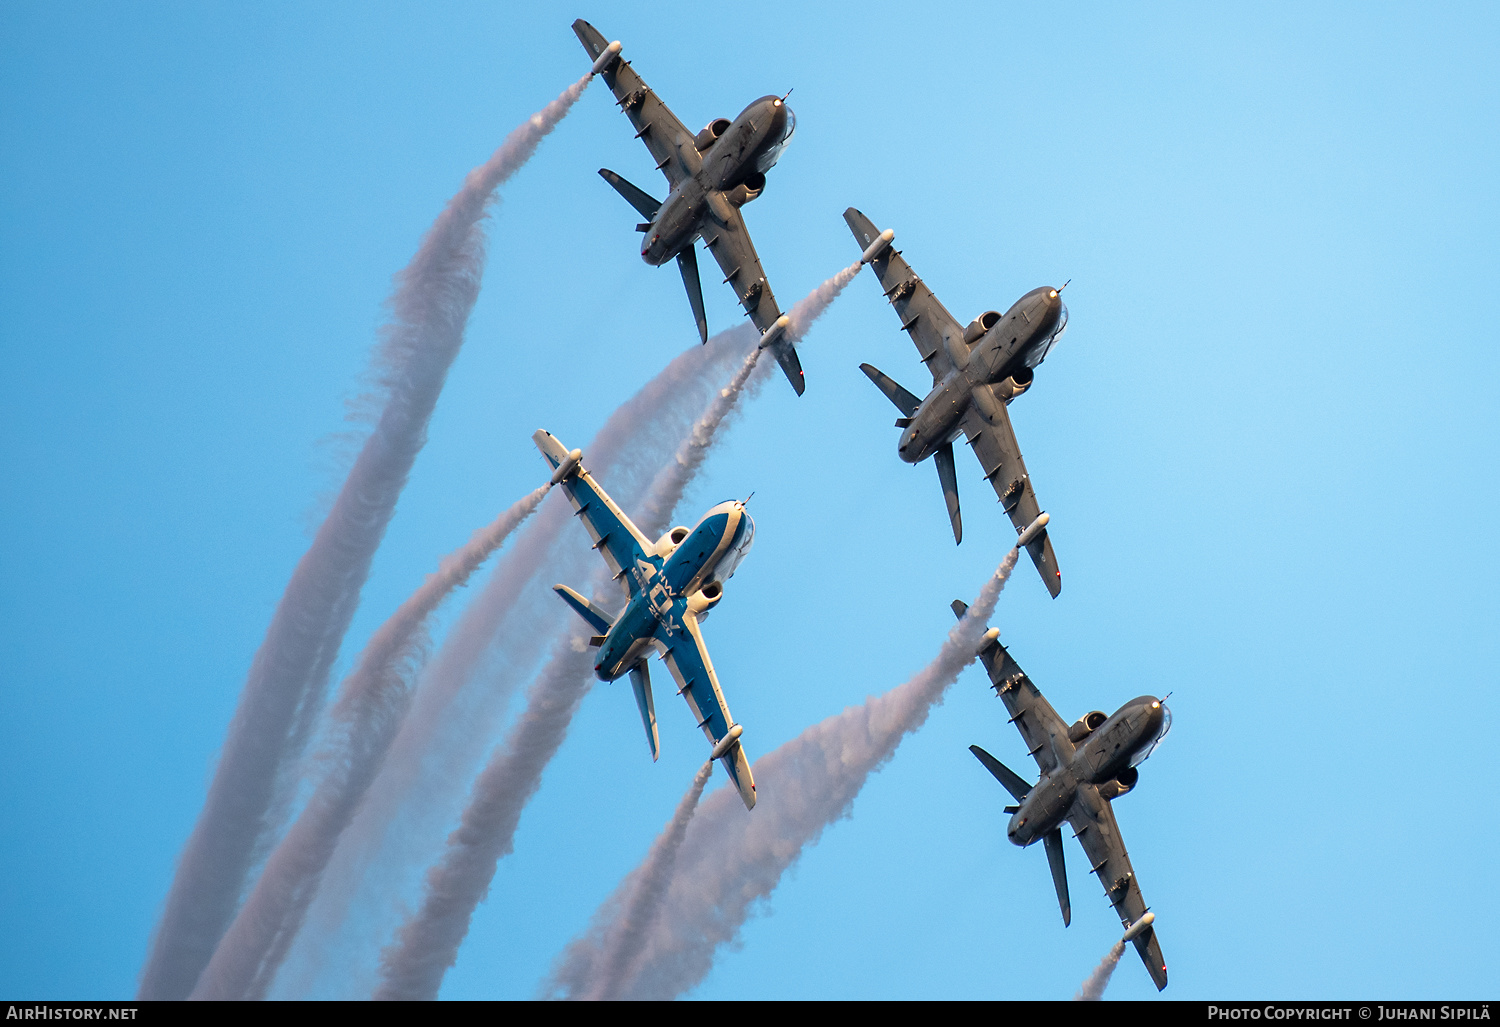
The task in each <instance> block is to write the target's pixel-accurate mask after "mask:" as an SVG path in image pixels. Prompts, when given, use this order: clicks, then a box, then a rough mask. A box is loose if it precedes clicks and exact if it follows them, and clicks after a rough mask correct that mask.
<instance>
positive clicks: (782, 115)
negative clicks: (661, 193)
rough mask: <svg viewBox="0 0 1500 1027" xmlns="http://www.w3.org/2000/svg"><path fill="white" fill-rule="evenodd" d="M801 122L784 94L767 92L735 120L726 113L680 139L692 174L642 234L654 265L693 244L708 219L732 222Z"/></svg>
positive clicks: (757, 192) (678, 143) (756, 191)
mask: <svg viewBox="0 0 1500 1027" xmlns="http://www.w3.org/2000/svg"><path fill="white" fill-rule="evenodd" d="M795 127H796V117H795V116H794V115H793V114H792V111H791V108H790V107H788V106H787V105H786V103H785V102H783V101H782V99H781V98H780V97H777V96H763V97H761V98H760V99H759V100H756V101H755V102H754V103H752V104H751V105H750V106H748V107H746V108H745V109H744V110H743V111H741V112H740V116H739V117H737V118H735V119H734V121H733V122H729V121H726V120H725V119H723V118H720V119H719V120H718V121H714V122H712V123H710V124H709V125H708V126H707V127H706V128H704V130H703V131H702V132H699V133H698V135H697V136H696V137H693V138H684V139H679V140H677V141H676V147H677V151H678V153H679V154H680V156H681V158H682V163H683V165H684V166H685V167H686V168H687V169H688V170H689V171H690V172H691V174H690V175H689V177H687V178H684V179H683V180H682V181H681V182H680V183H678V185H677V187H676V188H674V189H673V190H672V191H671V193H669V194H668V195H667V198H666V199H665V200H664V201H662V205H661V209H660V210H658V211H657V212H656V217H654V218H653V219H652V220H651V224H650V226H649V227H648V228H647V229H646V233H645V238H643V239H642V240H641V259H642V260H644V261H645V262H646V263H648V264H650V265H652V266H653V267H658V266H660V265H662V264H665V263H666V262H667V261H669V260H672V259H673V258H674V257H676V256H677V254H678V253H680V252H681V251H682V250H683V248H684V247H687V246H690V245H692V244H693V242H694V241H695V240H696V239H697V238H698V237H699V235H701V234H702V232H703V228H704V222H705V220H715V221H718V222H719V223H721V224H723V223H726V222H727V221H728V220H729V218H730V217H731V208H733V207H740V206H743V205H744V204H746V203H749V202H750V201H751V200H753V199H755V197H757V196H759V195H760V193H761V190H762V189H764V188H765V184H766V181H765V175H766V172H767V171H769V170H770V169H771V167H772V165H774V164H775V163H776V161H777V160H778V159H779V158H780V157H781V151H782V150H783V149H784V148H785V147H786V144H787V142H788V141H790V139H791V136H792V132H793V130H794V129H795ZM700 147H701V149H700Z"/></svg>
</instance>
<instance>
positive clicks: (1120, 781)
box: [1099, 767, 1141, 802]
mask: <svg viewBox="0 0 1500 1027" xmlns="http://www.w3.org/2000/svg"><path fill="white" fill-rule="evenodd" d="M1140 779H1141V772H1140V771H1139V770H1136V769H1135V768H1134V767H1126V768H1125V769H1124V770H1122V771H1120V776H1119V777H1117V778H1115V779H1114V780H1112V781H1106V782H1104V783H1103V784H1102V785H1100V786H1099V798H1101V799H1104V800H1105V801H1106V802H1107V801H1109V800H1110V799H1118V798H1119V797H1120V796H1122V795H1124V794H1125V793H1126V792H1128V791H1130V790H1131V789H1132V788H1134V787H1135V783H1136V782H1137V781H1139V780H1140Z"/></svg>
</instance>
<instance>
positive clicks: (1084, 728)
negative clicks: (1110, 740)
mask: <svg viewBox="0 0 1500 1027" xmlns="http://www.w3.org/2000/svg"><path fill="white" fill-rule="evenodd" d="M1108 719H1109V716H1108V715H1107V714H1106V713H1105V712H1104V711H1103V710H1093V711H1091V712H1089V713H1085V714H1084V715H1083V716H1082V717H1079V718H1078V720H1077V721H1075V722H1074V723H1073V725H1072V726H1071V727H1069V728H1068V741H1070V742H1072V743H1073V744H1074V745H1077V744H1078V743H1079V742H1081V741H1083V740H1084V739H1085V738H1087V737H1088V736H1089V735H1091V734H1093V733H1094V732H1095V731H1097V730H1099V728H1100V727H1101V726H1103V724H1104V722H1105V721H1106V720H1108Z"/></svg>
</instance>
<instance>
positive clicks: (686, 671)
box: [656, 615, 755, 809]
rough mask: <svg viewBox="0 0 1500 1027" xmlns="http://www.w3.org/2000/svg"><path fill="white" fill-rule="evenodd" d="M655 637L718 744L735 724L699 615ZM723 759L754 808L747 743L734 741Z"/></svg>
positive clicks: (683, 692)
mask: <svg viewBox="0 0 1500 1027" xmlns="http://www.w3.org/2000/svg"><path fill="white" fill-rule="evenodd" d="M656 638H657V640H658V641H659V642H661V644H662V645H663V646H664V647H665V648H666V652H665V653H664V654H663V655H662V659H663V660H664V661H666V664H667V669H668V670H670V671H671V672H672V677H673V678H674V679H676V681H677V691H678V694H679V695H681V696H682V697H683V698H684V699H686V700H687V704H688V709H690V710H692V711H693V716H694V717H696V718H697V720H698V726H699V727H701V728H702V729H703V733H704V735H706V736H707V737H708V741H709V744H711V745H714V746H717V745H718V744H719V743H720V742H722V741H723V740H724V739H725V738H726V737H727V736H728V735H729V729H730V728H732V727H734V726H735V725H734V719H733V718H732V717H731V716H730V714H729V706H728V704H727V703H725V702H724V692H723V690H722V689H720V688H719V676H718V675H717V674H715V673H714V664H713V661H712V660H710V659H709V658H708V646H707V645H706V644H704V641H703V632H702V630H701V629H700V628H699V626H698V620H697V618H695V617H693V616H692V615H687V616H684V617H683V618H682V630H680V631H672V632H670V633H669V632H668V631H667V629H666V628H665V627H662V628H659V629H658V631H657V635H656ZM720 762H721V763H723V765H724V769H725V770H726V771H728V772H729V779H730V780H731V781H733V782H734V786H735V788H737V789H738V790H739V793H740V799H741V800H743V801H744V803H745V808H746V809H753V808H754V807H755V778H754V776H753V775H752V774H751V773H750V761H749V759H748V758H746V756H745V748H744V746H742V745H741V744H740V743H739V741H738V740H735V741H734V742H733V744H731V745H730V747H729V749H728V750H727V751H726V752H725V753H724V755H723V756H721V757H720Z"/></svg>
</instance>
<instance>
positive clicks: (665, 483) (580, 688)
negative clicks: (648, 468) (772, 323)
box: [374, 352, 756, 1000]
mask: <svg viewBox="0 0 1500 1027" xmlns="http://www.w3.org/2000/svg"><path fill="white" fill-rule="evenodd" d="M755 356H756V355H755V353H754V352H751V353H750V354H749V355H748V356H747V357H746V359H745V360H744V362H743V363H742V364H741V366H740V369H739V371H738V372H736V374H735V377H734V379H732V380H731V388H725V389H722V390H720V391H719V393H718V394H717V395H715V396H714V397H713V398H712V399H711V400H710V401H709V404H708V409H706V410H705V411H704V413H703V416H702V417H700V418H699V419H698V421H697V422H695V423H694V425H693V428H692V430H691V431H690V433H689V435H688V438H687V440H685V441H684V442H683V446H684V447H687V446H691V445H694V444H695V442H696V444H697V445H698V446H699V449H700V452H701V451H703V450H706V448H707V447H708V446H709V445H710V444H711V443H712V441H713V438H714V436H715V433H716V431H717V429H718V426H719V424H720V423H721V422H722V420H723V418H724V416H725V415H726V414H727V413H728V412H729V410H730V409H732V406H733V401H734V397H737V396H738V395H740V392H741V386H743V384H744V379H745V378H747V377H748V376H749V373H750V370H751V369H753V368H754V366H755ZM736 382H737V383H738V384H737V385H736V384H735V383H736ZM701 463H702V459H701V456H700V457H699V459H698V460H697V461H696V462H693V463H692V470H696V469H697V467H699V466H701ZM678 466H681V464H680V461H679V463H678ZM590 470H591V471H592V468H590ZM688 474H689V477H690V475H691V471H690V472H688ZM689 477H684V476H682V475H681V474H665V475H664V474H658V475H657V476H656V477H655V478H654V479H653V480H652V484H651V492H650V494H649V495H648V496H647V497H646V499H645V500H644V501H643V502H642V503H641V509H642V510H644V511H647V512H646V514H645V515H644V516H642V517H641V518H640V520H639V521H638V523H637V527H639V528H640V529H641V530H642V531H643V532H645V533H646V536H647V537H648V538H651V537H655V536H656V535H659V534H661V533H662V532H664V531H665V530H666V526H667V524H666V522H667V519H668V517H669V516H670V514H671V512H672V509H673V507H675V506H676V500H677V498H680V497H681V494H682V489H683V488H684V487H685V485H686V483H687V481H688V480H689ZM608 586H609V575H608V574H607V573H603V572H599V573H598V574H597V576H596V578H595V581H594V585H593V592H594V594H595V595H598V594H599V593H600V592H602V591H603V590H604V589H605V588H607V587H608ZM586 641H587V640H586V638H585V637H584V636H583V635H580V634H577V632H576V627H575V628H574V629H573V630H570V632H569V635H568V636H567V637H565V638H564V639H563V640H562V641H561V642H559V643H558V645H557V646H556V648H555V649H554V651H553V655H552V658H551V659H550V660H549V661H548V663H547V666H546V667H545V668H544V669H543V670H542V672H541V674H540V676H539V677H538V678H537V680H536V683H535V684H533V685H532V686H531V689H530V691H529V693H528V696H527V703H526V710H525V712H524V713H522V714H521V718H520V720H519V721H517V723H516V724H515V726H514V727H512V729H511V730H510V732H509V734H508V735H507V737H506V741H505V744H504V745H503V746H501V747H500V748H499V749H497V750H496V752H495V754H494V756H493V757H491V759H490V762H489V764H488V765H487V766H486V767H485V768H484V771H483V772H482V773H481V774H480V776H479V780H478V781H477V782H475V785H474V790H473V792H472V794H471V795H470V798H469V805H468V806H467V807H466V808H465V809H464V812H463V817H462V820H461V821H460V823H459V827H458V829H457V830H455V831H454V832H453V833H452V834H451V835H449V837H448V844H447V848H446V850H445V851H444V853H443V858H442V860H441V861H440V862H439V863H438V864H437V865H436V866H434V867H433V868H432V869H431V870H429V871H428V873H427V879H426V883H425V889H424V894H423V899H422V905H421V908H420V909H418V910H417V912H416V913H414V914H413V915H412V916H410V917H409V918H408V919H407V920H406V923H405V924H404V925H403V926H402V927H401V929H400V930H399V931H398V932H397V934H396V940H395V941H394V942H393V943H392V944H391V945H390V946H388V947H387V948H386V950H385V951H384V952H383V953H381V957H380V983H379V985H378V986H377V987H376V989H375V995H374V997H375V998H377V999H388V1000H413V999H434V998H436V997H437V993H438V989H439V988H440V987H441V986H442V983H443V975H444V974H446V973H447V972H448V968H449V967H451V966H452V965H453V964H454V962H455V961H456V960H457V959H458V949H459V946H461V945H462V944H463V940H464V937H465V936H466V935H467V934H468V931H469V923H470V920H471V919H472V917H473V914H474V909H475V908H476V907H477V906H478V905H479V903H481V902H483V901H484V897H485V895H486V894H487V893H488V892H489V886H490V881H491V879H492V878H493V877H494V875H495V868H496V865H497V864H498V863H499V861H500V860H501V859H503V858H504V857H506V856H508V855H510V853H511V851H512V849H513V847H514V844H515V834H516V828H517V827H518V826H519V825H520V821H521V813H522V811H523V810H524V809H525V808H526V804H527V803H528V802H529V801H530V800H531V797H532V796H533V795H534V794H536V790H537V788H538V787H539V786H540V784H541V779H542V771H544V770H545V769H546V767H547V764H548V763H549V762H550V761H551V759H552V757H553V755H555V754H556V752H557V750H558V747H559V746H561V745H562V743H563V739H564V738H565V737H566V736H567V731H568V726H569V724H571V723H572V720H573V714H574V713H576V712H577V710H578V704H579V703H580V702H582V701H583V697H584V696H585V695H586V694H588V690H589V688H590V686H591V685H592V684H593V680H594V677H593V673H592V671H593V656H592V654H591V653H589V652H588V650H587V648H586V647H585V643H586Z"/></svg>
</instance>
